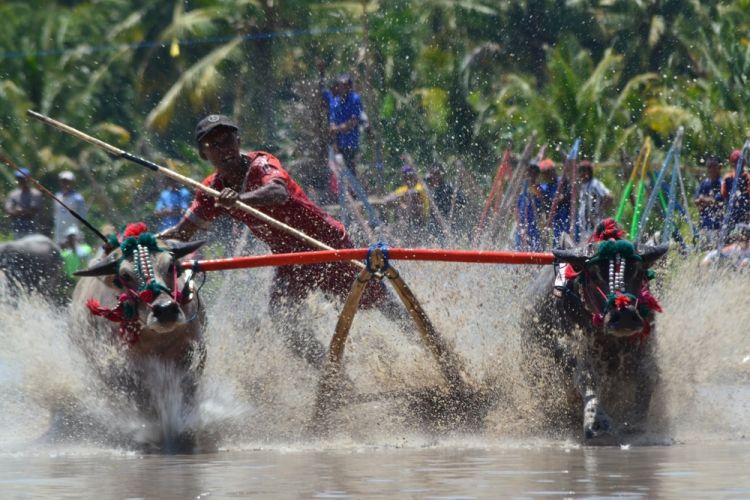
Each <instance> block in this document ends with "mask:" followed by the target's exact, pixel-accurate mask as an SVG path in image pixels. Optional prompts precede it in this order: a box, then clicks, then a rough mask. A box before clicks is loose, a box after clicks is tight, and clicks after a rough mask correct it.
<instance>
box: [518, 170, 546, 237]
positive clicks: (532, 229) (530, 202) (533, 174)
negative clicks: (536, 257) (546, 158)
mask: <svg viewBox="0 0 750 500" xmlns="http://www.w3.org/2000/svg"><path fill="white" fill-rule="evenodd" d="M538 179H539V165H537V164H536V163H530V164H529V167H528V172H527V178H526V180H525V181H524V186H523V191H521V194H519V195H518V202H517V203H516V207H515V210H514V215H515V218H516V237H515V238H516V250H527V251H528V250H530V251H532V252H538V251H541V250H542V238H541V234H540V233H539V225H538V222H539V211H540V209H541V197H540V196H539V186H538V185H537V180H538Z"/></svg>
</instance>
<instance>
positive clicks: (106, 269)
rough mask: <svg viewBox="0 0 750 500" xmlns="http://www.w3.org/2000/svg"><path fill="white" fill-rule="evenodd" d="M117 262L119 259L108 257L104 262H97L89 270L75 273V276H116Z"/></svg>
mask: <svg viewBox="0 0 750 500" xmlns="http://www.w3.org/2000/svg"><path fill="white" fill-rule="evenodd" d="M117 260H118V259H113V258H111V257H107V258H105V259H104V260H101V261H99V262H95V263H94V264H93V265H91V266H89V267H88V268H87V269H84V270H82V271H76V272H74V273H73V276H106V275H108V274H116V273H117Z"/></svg>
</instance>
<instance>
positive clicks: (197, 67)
mask: <svg viewBox="0 0 750 500" xmlns="http://www.w3.org/2000/svg"><path fill="white" fill-rule="evenodd" d="M240 43H242V38H239V37H238V38H235V39H234V40H232V41H231V42H229V43H227V44H225V45H222V46H220V47H218V48H217V49H215V50H213V51H211V52H210V53H209V54H208V55H206V56H205V57H203V58H202V59H201V60H200V61H198V62H197V63H196V64H194V65H193V66H191V67H190V68H189V69H188V70H187V71H185V72H184V73H183V74H182V75H181V76H180V78H179V79H178V80H177V81H176V82H175V83H174V84H173V85H172V86H171V87H170V88H169V90H168V91H167V93H166V94H165V95H164V97H163V98H162V99H161V101H159V103H158V104H157V105H156V107H155V108H154V109H153V110H151V112H150V113H149V114H148V116H147V117H146V122H145V125H146V127H147V128H154V129H156V130H164V129H165V128H166V127H167V125H168V124H169V122H170V120H171V118H172V114H173V113H174V108H175V106H176V105H177V101H178V99H180V98H186V99H188V100H189V101H190V102H191V103H199V102H201V101H203V100H205V99H206V98H207V97H208V96H209V95H210V94H211V93H212V92H213V91H215V90H216V89H217V88H218V85H219V84H220V82H221V79H222V76H221V73H220V72H219V70H218V65H219V64H220V63H221V62H223V61H225V60H226V59H227V58H228V57H229V56H230V55H231V54H232V52H233V51H234V50H235V49H236V48H237V46H238V45H240Z"/></svg>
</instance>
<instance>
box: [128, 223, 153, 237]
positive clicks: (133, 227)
mask: <svg viewBox="0 0 750 500" xmlns="http://www.w3.org/2000/svg"><path fill="white" fill-rule="evenodd" d="M145 232H148V227H146V224H144V223H143V222H134V223H132V224H128V225H127V226H126V227H125V232H124V233H122V236H123V237H124V238H129V237H130V236H138V235H139V234H141V233H145Z"/></svg>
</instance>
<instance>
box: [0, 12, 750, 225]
mask: <svg viewBox="0 0 750 500" xmlns="http://www.w3.org/2000/svg"><path fill="white" fill-rule="evenodd" d="M0 15H1V16H2V18H3V19H4V21H5V23H4V28H3V30H1V31H0V60H1V61H2V64H0V148H1V149H2V150H3V151H5V152H7V153H8V154H10V155H11V156H13V157H14V158H16V159H17V160H18V161H19V162H20V163H25V164H29V165H31V166H32V167H33V169H34V171H35V173H36V175H37V176H38V177H40V178H41V179H42V180H44V181H46V182H48V183H49V184H50V185H52V186H54V184H55V175H56V173H57V172H59V171H60V170H62V169H64V168H69V169H73V170H75V171H78V172H80V173H81V174H82V175H81V176H79V177H80V178H81V179H82V182H81V183H82V185H83V187H84V190H85V191H87V193H86V194H88V195H89V198H90V199H92V201H93V202H94V203H95V204H97V209H98V210H94V211H92V213H99V214H100V218H101V220H102V221H105V220H106V221H113V222H119V221H120V219H121V217H123V216H126V217H127V218H128V219H132V218H135V217H139V216H144V215H146V214H148V213H149V209H150V206H149V205H148V202H149V200H152V199H153V197H152V196H151V195H152V194H153V192H154V191H155V190H157V189H158V187H159V186H158V184H156V183H154V182H144V180H145V179H144V176H143V175H142V172H141V171H139V170H138V168H137V167H134V166H130V165H121V164H119V163H118V162H113V161H112V160H111V159H109V158H107V157H106V155H103V154H102V153H101V152H98V151H94V150H92V149H91V148H90V147H88V146H86V145H85V144H82V143H80V142H77V141H74V140H72V139H70V138H67V137H64V136H63V135H61V134H59V133H58V132H56V131H54V130H50V129H48V128H45V127H44V126H42V125H40V124H36V123H31V122H29V120H28V119H27V118H26V116H25V110H26V109H27V108H33V109H37V110H40V111H41V112H42V113H46V114H50V115H52V116H54V117H56V118H58V119H60V120H63V121H66V122H69V123H71V124H73V125H75V126H76V127H79V128H82V129H84V130H87V131H89V132H92V133H93V134H95V135H97V136H99V137H102V138H103V139H105V140H108V141H112V142H114V143H115V144H117V145H119V146H122V147H125V148H127V149H130V150H134V151H136V152H139V153H142V154H146V155H148V156H149V157H151V158H154V159H156V160H159V161H166V160H167V159H170V161H175V162H176V163H173V165H175V166H176V167H177V168H181V169H182V171H183V172H184V173H186V174H189V175H193V176H196V177H198V176H201V175H202V174H203V173H204V172H205V171H206V168H207V167H206V166H205V165H204V164H202V163H201V162H200V161H199V160H198V158H197V157H196V155H195V152H194V148H193V146H192V139H191V138H192V130H193V126H194V123H195V122H196V120H197V119H198V118H199V117H200V116H202V115H204V114H206V113H207V112H213V111H220V112H223V113H227V114H231V115H233V116H234V117H235V118H237V120H238V121H239V122H240V123H241V124H242V125H243V142H244V143H245V145H247V146H248V147H263V148H267V149H271V150H272V151H274V152H276V153H278V154H279V155H280V156H282V159H284V160H286V161H288V162H289V163H290V164H291V165H294V166H296V168H300V169H302V168H308V167H306V166H309V165H310V163H311V162H313V163H314V162H318V161H320V159H319V153H318V152H317V151H319V147H316V146H315V142H316V138H317V139H318V140H319V133H318V132H319V126H320V125H319V123H318V122H319V120H317V121H316V119H315V112H314V109H315V106H316V105H317V97H316V89H317V85H318V72H317V68H316V62H318V61H322V63H323V64H324V65H325V67H326V76H327V77H328V76H332V75H334V74H336V73H338V72H341V71H349V72H352V73H353V74H354V75H355V77H356V79H357V87H358V89H359V90H360V91H362V93H363V94H364V97H365V100H366V103H367V104H368V108H369V109H368V112H369V115H370V118H371V121H372V122H373V125H374V127H373V129H374V135H373V136H372V137H371V138H370V139H371V140H369V141H368V142H367V143H366V144H365V147H364V158H363V159H364V162H365V163H366V164H369V165H372V164H373V163H375V162H376V161H377V160H379V159H380V158H381V157H382V160H383V161H384V162H385V165H386V168H385V172H386V174H387V175H391V176H392V177H394V176H395V174H390V172H396V171H397V169H396V168H395V167H396V165H397V163H398V156H399V154H400V153H401V152H404V151H408V152H410V153H411V154H412V155H413V156H414V157H415V158H416V159H417V160H418V161H419V162H421V163H426V162H430V161H433V160H435V159H441V160H445V159H450V158H459V157H460V158H464V159H465V160H466V164H467V165H468V166H469V167H470V168H472V169H473V170H474V171H475V172H477V173H479V174H487V176H488V177H489V176H490V175H491V173H492V171H493V170H494V168H495V165H496V163H497V160H498V158H499V156H500V151H501V150H502V149H503V148H504V147H505V144H506V140H507V139H514V140H515V141H516V143H517V144H520V143H522V142H523V140H524V139H525V138H526V137H527V136H528V135H529V134H530V133H531V132H532V131H536V132H537V134H538V138H539V140H540V142H542V143H557V142H562V143H564V144H569V143H570V142H571V141H572V139H573V138H574V137H576V136H581V137H582V138H583V144H584V153H585V154H586V155H588V156H591V157H593V158H595V159H597V160H607V159H611V158H616V157H617V156H618V152H619V150H620V148H624V149H625V150H626V151H633V150H634V149H635V148H636V147H637V146H638V145H639V144H640V143H641V142H642V139H643V136H644V135H645V134H648V135H651V136H653V137H654V138H655V140H656V141H657V145H659V144H664V143H665V142H666V141H668V138H669V136H670V135H671V134H672V133H673V131H674V130H675V129H676V128H677V127H678V126H679V125H684V126H685V127H686V129H687V135H686V139H687V140H686V148H687V151H686V152H687V153H688V158H689V159H690V160H691V161H699V160H700V159H701V158H703V157H704V156H705V155H706V154H719V155H722V156H724V155H726V154H727V153H728V151H729V150H730V149H731V148H732V147H733V146H737V145H739V144H741V142H742V141H743V140H744V136H745V134H746V132H747V130H748V127H749V126H750V124H749V123H748V119H747V116H746V113H745V110H746V109H747V108H748V106H749V105H750V90H748V88H749V87H748V84H747V83H748V82H747V78H748V75H749V74H750V67H749V66H750V45H749V44H748V39H750V2H748V0H739V1H736V2H731V3H730V2H718V1H711V2H695V1H688V0H644V1H637V2H636V1H634V0H630V1H626V0H615V1H607V2H604V1H596V0H582V1H575V2H571V1H562V0H526V1H515V2H496V1H490V0H455V1H454V0H425V1H423V2H408V1H405V0H380V1H374V0H354V1H326V2H322V1H312V0H307V1H306V0H284V1H283V2H279V1H272V0H189V1H184V0H183V1H179V0H174V1H171V2H154V1H148V0H137V1H126V0H96V1H94V0H78V1H76V0H65V1H64V0H58V1H52V0H47V1H42V0H35V1H23V2H22V1H10V2H4V3H3V4H2V5H0ZM376 144H379V145H382V148H381V147H375V145H376ZM0 172H2V174H0V175H2V178H3V179H4V181H3V182H2V186H3V187H2V188H0V189H1V190H2V191H3V192H7V191H8V190H10V188H11V187H12V175H11V174H10V173H9V172H8V171H7V170H0ZM300 173H304V172H300ZM487 182H489V181H487ZM95 195H96V196H98V198H94V196H95ZM126 206H127V207H128V209H127V210H125V209H120V207H126ZM133 207H137V208H135V209H134V208H133ZM133 210H135V211H136V212H137V211H139V210H140V211H141V212H142V213H140V214H138V213H136V214H134V213H132V211H133ZM123 211H125V212H127V213H126V214H123ZM1 229H2V228H1V227H0V230H1Z"/></svg>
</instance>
